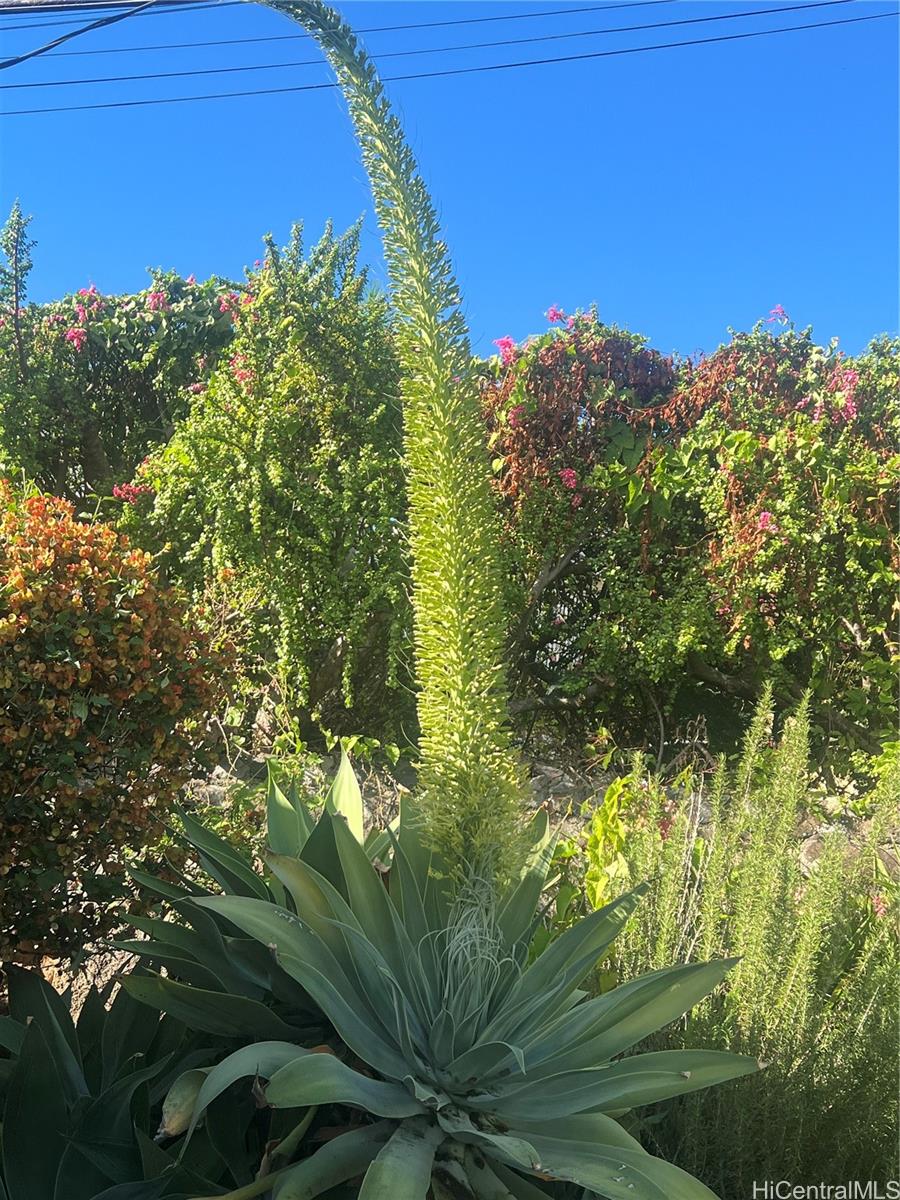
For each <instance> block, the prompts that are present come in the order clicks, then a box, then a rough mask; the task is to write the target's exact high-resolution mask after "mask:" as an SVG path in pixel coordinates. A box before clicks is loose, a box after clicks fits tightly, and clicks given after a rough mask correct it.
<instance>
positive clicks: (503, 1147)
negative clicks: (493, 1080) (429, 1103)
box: [436, 1108, 540, 1171]
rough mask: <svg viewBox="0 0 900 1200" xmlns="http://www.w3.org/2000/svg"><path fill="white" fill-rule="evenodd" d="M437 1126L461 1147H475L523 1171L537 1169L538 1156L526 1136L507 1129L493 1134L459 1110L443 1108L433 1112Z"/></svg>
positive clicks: (529, 1138)
mask: <svg viewBox="0 0 900 1200" xmlns="http://www.w3.org/2000/svg"><path fill="white" fill-rule="evenodd" d="M436 1115H437V1120H438V1124H439V1125H440V1127H441V1128H442V1129H443V1130H444V1132H445V1133H447V1134H452V1135H453V1137H454V1139H455V1140H456V1141H458V1142H460V1143H462V1144H463V1145H470V1146H479V1147H481V1149H482V1150H483V1151H484V1152H485V1153H490V1154H491V1155H492V1156H493V1157H495V1158H497V1159H499V1161H500V1162H505V1163H506V1164H507V1165H508V1166H513V1167H519V1168H521V1169H523V1170H525V1171H536V1170H539V1169H540V1155H539V1154H538V1151H537V1149H536V1147H535V1146H534V1144H533V1140H532V1138H531V1137H530V1136H528V1137H525V1136H521V1135H520V1134H518V1133H517V1132H516V1130H514V1129H511V1130H509V1131H508V1132H506V1133H499V1132H497V1133H495V1132H493V1131H492V1130H490V1129H485V1128H483V1127H482V1126H480V1125H476V1124H474V1122H473V1121H472V1118H471V1116H470V1115H469V1114H468V1113H467V1112H464V1111H463V1110H462V1109H461V1108H443V1109H439V1110H438V1112H437V1114H436Z"/></svg>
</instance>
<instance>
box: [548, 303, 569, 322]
mask: <svg viewBox="0 0 900 1200" xmlns="http://www.w3.org/2000/svg"><path fill="white" fill-rule="evenodd" d="M565 319H566V314H565V313H564V312H563V310H562V309H561V308H557V306H556V305H555V304H551V305H550V307H549V308H548V309H547V320H548V321H549V322H550V323H551V325H552V324H554V323H555V322H556V321H564V320H565Z"/></svg>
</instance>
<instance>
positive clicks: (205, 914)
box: [113, 750, 390, 1042]
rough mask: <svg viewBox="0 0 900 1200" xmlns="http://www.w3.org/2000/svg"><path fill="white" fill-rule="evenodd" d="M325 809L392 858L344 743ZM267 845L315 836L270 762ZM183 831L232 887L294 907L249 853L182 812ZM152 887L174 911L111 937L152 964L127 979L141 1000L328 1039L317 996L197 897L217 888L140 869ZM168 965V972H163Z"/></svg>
mask: <svg viewBox="0 0 900 1200" xmlns="http://www.w3.org/2000/svg"><path fill="white" fill-rule="evenodd" d="M322 805H323V807H324V809H325V810H326V811H328V812H330V813H332V814H335V815H339V816H340V817H341V818H342V819H343V821H344V822H345V824H346V828H347V829H349V830H350V831H352V833H353V834H354V836H356V837H357V838H358V839H359V841H360V844H361V845H363V846H364V848H365V852H366V854H367V856H368V857H369V858H370V859H371V860H372V861H373V862H383V863H385V864H387V863H388V862H389V861H390V832H389V831H388V830H380V831H375V830H373V831H370V833H369V835H368V836H365V834H364V830H363V802H362V796H361V793H360V789H359V784H358V782H357V779H356V776H355V775H354V773H353V768H352V766H351V765H350V760H349V758H348V756H347V754H346V752H345V751H343V750H342V751H341V762H340V766H339V768H338V771H337V773H336V775H335V778H334V780H333V782H332V784H331V786H330V787H329V788H328V791H327V792H326V794H325V796H324V797H323V799H322ZM266 815H267V833H268V843H269V845H270V846H271V848H272V849H273V850H274V851H276V853H282V854H288V855H299V854H301V853H302V852H303V850H304V847H305V846H306V843H307V841H309V839H310V837H311V836H312V835H313V834H314V831H315V827H316V822H315V817H314V816H313V814H312V812H311V810H310V807H309V805H308V804H307V803H306V801H305V800H304V798H303V796H302V794H301V792H300V789H299V788H298V786H297V781H296V779H294V778H289V779H286V780H285V779H283V778H281V776H280V775H279V771H278V769H277V768H276V766H275V764H274V763H272V762H271V761H270V762H269V764H268V776H267V785H266ZM179 816H180V819H181V827H182V836H183V840H184V841H185V842H186V844H187V845H188V847H189V848H190V849H191V850H192V851H193V854H194V857H195V861H196V864H197V866H198V867H199V868H200V870H201V871H202V872H203V874H204V875H205V876H207V877H208V879H209V880H211V881H214V882H215V883H217V884H218V885H219V887H221V888H222V890H223V892H225V893H226V894H228V895H234V896H245V897H254V898H256V899H260V900H265V901H272V902H274V903H277V904H280V905H288V906H290V905H291V899H290V896H289V894H288V893H287V892H286V891H285V889H284V887H283V885H282V884H281V883H280V881H279V880H278V878H277V877H275V876H273V875H271V874H269V875H268V876H267V877H265V878H263V877H262V876H261V875H260V874H259V873H258V872H257V870H256V869H255V867H254V863H253V861H252V859H251V857H250V856H249V855H247V854H244V853H242V852H241V851H240V850H239V849H238V848H237V847H235V846H234V845H232V844H231V843H230V842H228V841H226V840H225V839H224V838H221V837H219V836H218V834H216V833H213V831H212V830H210V829H208V828H206V826H205V825H204V824H203V823H202V822H201V821H199V820H198V819H197V817H196V816H194V815H192V814H191V813H189V812H187V811H185V810H184V809H181V810H179ZM132 875H133V878H134V880H135V882H136V883H137V884H138V885H139V886H140V887H141V889H142V890H143V891H144V892H145V893H155V894H156V895H158V896H162V897H163V898H164V899H165V900H166V901H167V902H168V903H169V906H170V908H169V916H170V918H172V917H174V919H165V920H163V919H160V918H159V917H152V916H150V917H137V916H135V917H132V918H131V924H132V925H134V927H135V928H136V929H137V930H138V931H139V932H140V933H141V934H143V935H144V936H143V937H142V938H140V939H137V938H134V939H120V940H118V941H115V942H113V946H114V947H115V948H116V949H118V950H125V951H127V952H128V953H129V954H134V955H136V956H137V957H139V958H140V959H142V960H143V961H144V962H145V963H146V965H147V966H148V967H152V968H156V970H155V971H153V970H148V971H146V972H144V973H142V974H140V975H132V976H129V977H128V978H126V979H125V980H124V981H123V986H124V987H125V988H126V989H127V990H128V991H129V992H130V993H131V995H132V996H134V998H135V999H137V1000H140V1001H142V1002H143V1003H145V1004H148V1005H151V1006H152V1007H155V1008H157V1009H160V1010H161V1011H163V1012H168V1013H171V1014H172V1015H173V1016H175V1017H178V1018H179V1019H181V1020H183V1021H186V1022H187V1023H188V1024H190V1025H191V1027H192V1028H194V1029H201V1030H204V1031H206V1032H208V1033H212V1034H216V1035H220V1036H227V1037H245V1038H252V1039H255V1038H260V1037H271V1038H288V1037H292V1038H304V1037H305V1038H308V1039H312V1041H313V1042H316V1041H321V1040H322V1029H321V1014H320V1013H319V1011H318V1009H317V1008H316V1006H315V1004H314V1003H313V1001H312V1000H311V999H310V998H309V997H308V996H305V995H304V994H303V993H302V992H300V991H298V989H297V987H296V986H295V984H294V983H293V981H292V980H291V979H290V978H289V977H288V976H287V974H286V973H285V972H284V971H283V970H282V969H281V968H280V967H279V965H278V963H277V962H276V961H275V960H274V959H273V958H272V956H271V955H270V954H268V953H267V952H266V951H265V950H264V949H263V948H262V947H261V946H260V945H259V944H258V942H256V941H254V940H252V939H248V938H246V937H241V936H240V931H239V930H238V929H236V928H235V927H234V925H233V924H232V923H231V922H229V921H228V920H226V919H225V918H224V917H221V916H217V915H216V914H215V913H212V914H211V913H210V912H209V911H207V910H206V909H204V908H203V907H201V906H200V905H199V903H198V900H199V899H200V898H202V897H204V896H209V895H212V894H213V893H212V892H211V891H210V890H209V889H208V888H206V887H204V886H202V885H201V884H200V883H199V882H198V881H197V879H196V878H190V877H188V876H185V875H182V877H181V883H180V884H174V883H171V882H170V881H168V880H160V879H157V878H156V877H154V876H152V875H150V874H148V873H146V872H143V871H137V870H136V871H133V872H132ZM161 969H164V970H165V972H166V974H165V975H163V974H161V973H160V970H161Z"/></svg>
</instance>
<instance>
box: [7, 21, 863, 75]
mask: <svg viewBox="0 0 900 1200" xmlns="http://www.w3.org/2000/svg"><path fill="white" fill-rule="evenodd" d="M849 3H852V0H813V2H812V3H809V4H788V5H784V6H783V7H781V8H757V9H751V10H749V11H747V12H736V13H724V14H718V15H714V16H709V17H684V18H682V19H680V20H677V21H655V22H653V24H649V25H619V26H618V27H615V28H612V29H587V30H584V31H582V32H578V33H546V34H536V35H535V36H534V37H526V38H507V39H505V40H503V41H495V42H469V43H467V44H465V45H461V46H436V47H433V48H432V49H424V50H389V51H386V52H385V53H383V54H376V55H374V57H375V59H376V60H377V61H379V62H380V61H381V60H383V59H387V58H408V57H409V56H411V55H422V54H448V53H453V52H454V51H458V50H494V49H499V48H501V47H505V46H524V45H529V44H533V43H535V42H556V41H563V40H565V39H570V38H590V37H602V36H603V35H605V34H611V33H642V32H644V30H649V29H669V28H672V27H673V26H682V25H702V24H706V23H708V22H709V21H735V20H743V19H744V18H746V17H760V16H768V15H769V14H770V13H786V12H804V11H806V10H807V9H810V8H830V7H833V6H834V5H836V4H849ZM323 62H324V60H323V59H322V58H321V57H318V58H307V59H302V60H301V61H299V62H283V63H260V64H257V65H255V66H246V67H243V66H241V67H202V68H196V69H194V70H191V71H155V72H151V73H148V74H145V75H106V76H100V77H99V78H94V79H51V80H47V81H43V82H38V83H4V84H0V91H7V90H13V89H19V88H46V87H77V86H80V85H82V84H91V83H133V82H136V81H138V80H147V79H182V78H187V77H196V76H199V75H233V74H237V73H240V72H244V71H276V70H285V69H286V68H289V67H315V66H320V65H322V64H323Z"/></svg>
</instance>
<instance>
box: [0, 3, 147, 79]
mask: <svg viewBox="0 0 900 1200" xmlns="http://www.w3.org/2000/svg"><path fill="white" fill-rule="evenodd" d="M156 3H157V0H146V2H145V3H144V4H141V5H139V6H138V7H137V8H130V9H128V10H127V12H119V13H112V14H111V15H110V16H108V17H101V18H100V19H99V20H98V21H91V22H90V23H89V24H88V25H82V26H80V27H79V28H78V29H72V30H70V31H69V33H64V34H62V35H61V36H60V37H58V38H55V39H54V40H53V41H52V42H47V43H46V44H45V45H43V46H38V47H37V48H36V49H34V50H26V51H25V53H24V54H17V55H16V56H15V57H14V58H7V59H4V60H3V62H0V71H5V70H8V69H9V68H10V67H17V66H19V64H20V63H23V62H28V60H29V59H31V58H37V57H38V55H39V54H46V53H47V52H48V51H50V50H53V49H54V48H55V47H56V46H61V45H62V44H63V42H68V41H71V40H72V38H76V37H80V36H81V35H82V34H83V33H90V32H91V31H92V30H94V29H102V28H103V27H104V26H105V25H115V23H116V21H124V20H125V19H126V18H127V17H133V16H136V15H137V14H138V13H140V12H143V10H144V9H146V8H150V6H151V5H153V4H156Z"/></svg>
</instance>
